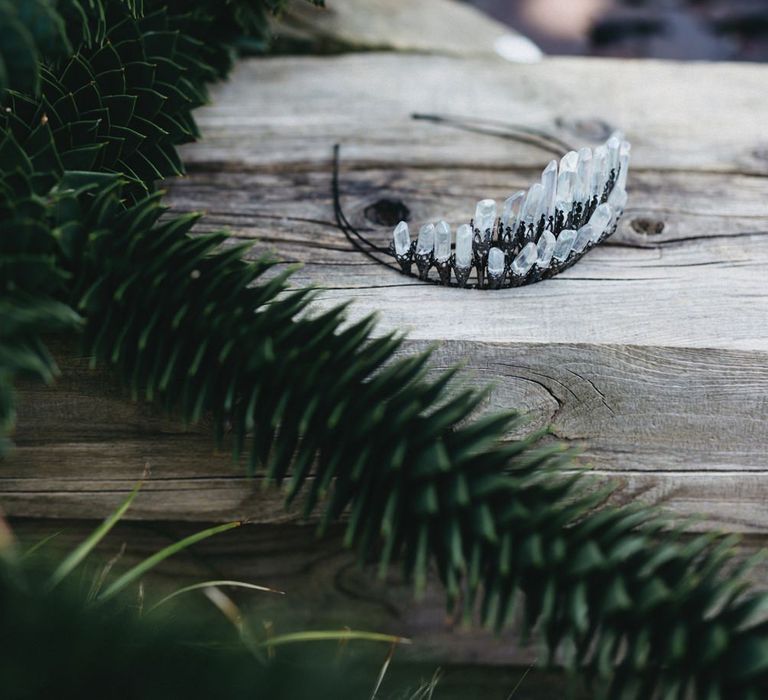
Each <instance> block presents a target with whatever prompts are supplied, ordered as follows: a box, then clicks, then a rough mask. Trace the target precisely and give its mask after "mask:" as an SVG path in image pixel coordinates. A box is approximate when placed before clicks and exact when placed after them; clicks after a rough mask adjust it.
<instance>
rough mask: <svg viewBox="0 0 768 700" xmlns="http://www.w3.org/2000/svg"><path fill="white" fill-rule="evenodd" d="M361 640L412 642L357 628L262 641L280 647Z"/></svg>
mask: <svg viewBox="0 0 768 700" xmlns="http://www.w3.org/2000/svg"><path fill="white" fill-rule="evenodd" d="M350 640H359V641H364V642H385V643H387V644H410V643H411V640H410V639H408V638H406V637H396V636H394V635H391V634H381V633H379V632H358V631H356V630H318V631H309V632H292V633H291V634H281V635H279V636H277V637H270V638H269V639H267V640H266V641H263V642H261V644H260V645H259V646H262V647H279V646H284V645H286V644H301V643H303V642H342V641H350Z"/></svg>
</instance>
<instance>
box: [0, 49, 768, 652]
mask: <svg viewBox="0 0 768 700" xmlns="http://www.w3.org/2000/svg"><path fill="white" fill-rule="evenodd" d="M766 84H768V67H764V66H757V65H747V64H744V65H736V64H730V65H729V64H717V65H714V64H713V65H710V64H676V63H667V62H659V61H646V62H634V61H612V60H596V59H576V58H559V59H546V60H545V61H543V62H541V63H539V64H535V65H514V64H510V63H507V62H505V61H503V60H501V59H499V58H494V57H493V56H491V55H487V56H474V57H473V56H463V57H458V56H446V55H440V54H439V53H438V54H435V53H432V54H417V53H410V52H407V53H394V52H392V53H354V54H348V55H340V56H334V57H324V58H315V57H282V58H270V59H258V60H245V61H242V62H241V63H240V64H239V65H238V67H237V69H236V71H235V73H234V75H233V77H232V79H231V80H230V81H229V82H227V83H225V84H223V85H220V86H218V87H217V88H216V89H215V90H214V95H213V102H212V105H211V106H209V107H206V108H204V109H202V110H200V112H199V114H198V118H199V123H200V126H201V128H202V132H203V140H202V141H201V142H200V143H199V144H195V145H192V146H189V147H187V148H185V149H184V153H183V156H184V159H185V161H186V163H187V166H188V170H189V175H188V176H187V177H185V178H183V179H180V180H178V181H176V182H174V183H173V184H172V185H171V186H170V188H169V190H170V191H169V194H168V198H167V199H168V203H169V204H170V205H171V206H172V207H173V210H174V211H175V212H184V211H189V210H204V211H206V212H207V216H206V218H205V219H204V220H203V222H202V223H201V225H200V227H199V230H201V231H203V230H212V229H218V228H221V227H226V228H228V229H229V230H231V231H232V236H233V240H240V241H242V240H247V241H249V242H252V243H253V248H252V252H251V255H253V256H258V255H262V254H265V253H268V254H271V255H274V256H277V257H278V259H279V260H281V261H282V262H284V263H294V262H301V263H303V264H304V265H303V267H302V268H301V269H300V270H299V271H298V272H297V273H296V274H295V275H294V277H293V283H294V284H295V285H306V284H315V285H318V286H320V287H321V288H322V291H321V292H320V293H319V295H318V300H317V302H316V308H317V309H318V310H320V309H323V308H327V307H329V306H331V305H335V304H338V303H341V302H343V301H347V300H350V299H351V300H353V301H354V303H353V304H352V306H351V308H350V311H349V316H350V318H351V319H357V318H359V317H361V316H363V315H365V314H369V313H371V312H377V313H378V314H379V319H380V321H379V325H378V328H377V332H380V333H383V332H387V331H390V330H392V329H399V330H405V329H409V340H408V342H407V343H406V345H405V349H404V352H414V351H417V350H421V349H424V348H425V347H427V346H428V345H430V344H432V343H434V342H435V341H437V342H438V343H439V345H438V348H437V350H436V352H435V354H434V359H433V366H434V368H435V370H438V369H441V368H445V367H448V366H452V365H454V364H456V363H457V362H464V363H465V364H466V369H465V370H464V371H463V373H462V374H461V376H460V379H459V384H460V385H462V386H466V385H471V386H484V385H487V384H488V383H493V384H494V388H493V390H492V392H491V393H490V396H489V398H488V400H487V403H486V406H485V409H486V410H497V409H509V408H516V409H519V410H521V411H523V412H525V413H526V414H527V415H529V417H530V425H531V427H541V426H543V425H551V426H552V429H553V432H554V434H555V435H556V436H557V437H558V438H559V439H561V440H563V441H565V442H567V443H569V444H572V445H577V446H579V447H581V448H582V450H583V455H584V460H585V463H588V464H589V465H591V466H592V467H593V469H594V472H595V474H596V478H598V479H604V478H612V479H615V480H616V481H617V482H618V483H619V484H620V485H621V487H622V488H621V491H620V493H619V495H618V499H620V500H623V501H632V500H634V499H644V500H646V501H649V502H655V503H662V504H663V505H664V506H665V507H666V508H667V509H668V510H669V511H670V512H671V513H672V514H673V515H674V516H675V517H680V518H683V517H687V516H691V515H695V514H698V515H701V516H702V519H701V520H699V521H697V523H696V524H695V526H694V527H696V528H698V529H711V528H716V529H720V530H727V531H732V532H737V533H743V534H744V535H745V536H746V542H747V544H748V545H749V546H750V547H754V546H761V545H762V544H763V543H764V541H765V536H766V533H767V532H768V507H766V504H765V499H766V495H767V494H768V451H766V444H768V419H766V414H767V413H768V325H767V324H766V321H767V320H768V273H767V271H766V265H768V177H766V176H767V175H768V134H767V133H766V131H765V115H766V114H768V91H766V90H765V86H766ZM414 112H419V113H432V114H440V115H448V116H453V117H459V118H461V119H464V120H466V119H477V118H484V119H493V120H499V121H502V122H506V123H513V124H518V125H526V126H529V127H535V128H537V129H541V130H543V131H545V132H547V133H548V134H551V135H553V136H555V137H557V138H558V139H560V140H562V141H565V142H566V143H568V144H572V145H573V146H575V147H579V146H583V145H590V144H593V143H595V142H596V141H597V140H598V139H602V138H604V137H605V135H606V134H607V133H608V132H609V131H610V130H611V129H613V128H621V129H623V130H624V131H625V132H626V134H627V137H628V138H629V139H630V140H631V141H632V144H633V160H632V168H631V173H630V177H629V192H630V199H629V204H628V207H627V211H626V214H625V217H624V220H623V221H622V223H621V226H620V228H619V230H618V232H617V233H616V235H615V236H614V237H613V238H612V239H611V240H610V241H609V242H608V244H607V245H605V246H602V247H600V248H598V249H596V250H594V251H592V252H591V253H590V254H589V255H587V256H586V257H585V258H584V259H583V260H582V261H581V262H580V263H579V264H578V265H576V266H575V267H574V268H572V269H571V270H569V271H567V272H566V273H564V274H562V275H561V276H559V277H557V278H556V279H553V280H550V281H546V282H542V283H540V284H536V285H532V286H530V287H526V288H522V289H512V290H502V291H495V292H488V291H472V290H456V289H443V288H439V287H434V286H426V285H423V284H420V283H418V282H417V281H415V280H413V279H408V278H406V277H403V276H402V275H400V274H398V273H395V272H392V271H389V270H387V269H385V268H383V267H381V266H380V265H378V264H376V263H373V262H372V261H370V260H369V259H367V258H366V257H365V256H363V255H361V254H360V253H359V252H356V251H355V249H354V248H353V247H352V246H351V245H350V243H349V242H348V240H347V239H346V238H345V236H344V234H343V233H342V231H340V230H339V229H338V227H337V226H336V223H335V220H334V214H333V207H332V198H331V173H332V148H333V145H334V144H336V143H340V144H341V147H342V151H341V172H340V188H341V201H342V204H343V206H344V209H345V212H346V214H347V216H348V217H349V218H350V219H351V221H352V222H353V223H354V225H355V226H357V227H358V228H359V229H361V230H365V233H366V235H367V236H369V237H371V238H372V239H375V240H376V241H379V242H385V241H387V240H388V238H389V236H390V235H391V226H389V225H385V223H382V222H386V221H387V220H388V217H389V216H391V212H390V209H391V207H387V206H386V205H384V204H382V203H381V202H382V201H383V200H391V201H397V202H402V203H403V204H404V205H405V206H406V207H407V208H408V210H409V211H410V214H411V220H412V221H413V222H414V223H417V224H418V223H419V222H425V221H429V220H437V219H438V218H446V219H447V220H448V221H450V222H451V223H452V224H453V225H454V226H455V225H457V224H459V223H462V222H463V221H465V220H466V219H467V218H468V217H469V216H470V215H471V213H472V211H473V210H474V204H475V201H476V200H477V199H479V198H482V197H487V196H492V197H496V198H497V199H498V200H501V199H503V198H504V197H505V196H507V195H508V194H510V193H511V192H513V191H515V190H517V189H520V188H522V187H524V186H526V185H527V184H528V183H530V182H532V181H533V179H534V178H535V177H537V176H538V173H540V171H541V169H542V168H543V167H544V165H546V162H547V161H548V160H549V159H550V158H551V157H553V155H552V154H551V153H550V152H549V151H548V150H546V149H545V148H542V147H541V145H536V144H531V143H527V142H524V141H521V140H516V139H512V138H500V137H499V136H493V135H488V134H485V133H477V132H475V131H472V130H468V129H466V128H457V127H456V126H451V125H446V124H439V123H434V122H431V121H425V120H414V119H413V118H412V116H411V115H412V113H414ZM390 223H391V222H390ZM56 351H57V355H58V356H59V357H60V359H61V367H62V370H63V376H62V378H61V380H60V381H59V382H58V383H57V385H56V386H54V387H52V388H42V387H38V386H32V385H24V386H22V387H21V388H20V397H19V428H18V434H17V436H16V442H17V445H18V447H17V449H16V451H15V453H14V454H13V455H12V456H11V457H10V459H9V460H7V461H6V462H5V463H4V464H3V465H2V467H1V468H0V504H2V508H3V509H4V510H5V512H6V513H7V514H8V515H9V516H11V517H12V520H13V523H14V526H15V528H16V529H17V531H18V532H19V533H20V534H21V535H23V536H26V537H30V538H33V537H35V536H38V535H40V534H42V533H47V532H50V531H53V530H59V529H61V527H66V528H67V532H66V533H65V535H63V536H62V538H61V539H62V541H64V542H69V541H75V540H76V539H77V537H79V536H80V535H81V533H82V532H83V531H85V530H86V529H88V528H90V527H92V521H93V520H94V519H97V518H102V517H103V516H104V515H105V514H106V513H108V512H109V511H110V510H112V509H113V508H114V507H115V506H116V505H117V503H118V502H119V501H120V500H121V499H122V498H123V497H124V496H125V494H126V493H127V492H128V491H129V489H130V488H131V486H132V485H133V483H134V482H135V481H136V479H137V478H138V477H139V476H140V474H141V472H142V469H143V467H144V464H145V463H149V464H150V465H151V467H152V472H153V478H152V479H151V480H150V482H149V483H148V484H147V485H146V487H145V488H144V492H143V493H142V494H141V496H140V498H139V499H137V501H136V503H135V506H134V507H133V508H132V510H131V511H130V512H129V514H128V516H127V518H128V520H129V521H131V522H126V523H125V524H124V525H123V526H121V528H119V529H118V530H117V531H116V534H115V536H114V537H113V538H112V539H111V540H110V542H109V543H108V545H107V546H108V547H112V548H114V547H115V543H117V542H119V541H121V540H122V539H128V540H129V541H130V543H131V544H130V547H129V551H128V554H127V555H126V556H127V557H128V558H131V557H136V556H139V555H141V554H142V552H147V551H150V550H152V549H156V548H157V546H158V544H159V543H160V542H163V541H165V540H166V539H167V538H169V537H176V536H178V535H179V534H180V533H183V532H187V531H189V530H191V529H193V528H197V527H199V526H200V523H202V522H208V521H221V520H225V519H231V518H240V517H248V518H250V519H251V520H252V521H253V525H250V526H248V527H246V528H242V529H240V530H238V531H235V532H233V533H230V534H228V535H225V536H222V537H221V538H219V539H216V540H211V541H209V542H207V543H204V544H202V545H200V546H198V547H197V548H196V549H195V551H194V552H193V553H190V554H189V555H188V556H183V557H180V558H179V559H178V560H176V561H171V562H168V563H167V564H166V565H165V566H164V567H163V568H162V569H161V574H162V575H163V576H166V577H168V578H169V580H170V579H173V580H180V579H186V578H199V577H200V576H201V575H205V573H206V572H211V571H215V572H217V575H218V574H221V575H222V576H227V577H229V576H235V577H239V578H247V579H249V580H254V581H255V582H258V583H262V584H266V585H272V586H275V587H278V588H281V589H283V590H287V591H288V592H289V593H290V595H289V596H288V598H287V599H286V600H281V601H279V602H274V601H273V600H266V601H265V600H264V599H259V600H258V601H257V602H256V605H257V606H258V608H257V609H258V610H260V611H261V612H262V613H263V614H264V615H274V616H279V617H280V619H281V620H288V622H289V624H295V625H296V626H309V625H322V624H332V623H333V624H336V625H337V626H338V625H341V624H344V623H346V622H350V621H351V622H353V623H354V624H357V623H358V621H360V620H362V621H364V623H365V625H366V626H367V627H368V628H376V629H381V630H383V631H393V632H397V633H399V634H404V635H408V636H412V637H414V639H415V640H416V641H417V644H416V645H415V646H414V651H412V652H411V653H412V654H413V655H414V657H415V658H419V659H421V660H424V659H427V660H434V661H435V663H437V662H440V663H448V662H456V663H480V662H482V663H489V662H490V663H500V664H501V663H503V664H508V663H527V662H529V661H531V660H533V659H534V658H535V657H536V652H535V649H533V648H525V647H520V646H519V645H518V644H517V643H516V642H515V641H514V640H512V639H511V638H510V637H509V636H505V637H504V638H501V639H497V638H491V637H489V636H488V635H486V634H485V633H484V632H482V631H478V630H471V631H464V630H454V629H451V627H450V625H448V624H447V623H446V620H445V617H444V614H443V609H442V593H441V592H440V590H439V587H437V586H432V587H431V588H430V591H429V593H428V595H427V599H426V601H423V602H414V601H413V599H412V596H411V593H410V590H409V589H408V587H407V586H404V585H403V584H402V583H401V582H399V581H398V580H397V578H396V577H394V578H393V579H392V580H390V581H389V582H386V583H380V582H377V581H376V580H375V579H374V578H373V576H371V575H369V574H368V573H367V572H361V571H360V570H358V569H357V568H356V567H355V566H354V565H353V564H352V560H351V557H350V556H349V555H348V554H347V553H345V552H344V551H343V550H342V547H341V545H340V540H339V538H338V536H337V534H336V533H333V534H332V535H331V536H329V537H327V538H325V539H323V540H321V541H317V540H315V539H313V532H312V527H311V524H310V525H307V524H302V523H300V522H298V521H297V519H296V517H295V515H294V514H293V513H291V512H287V511H285V510H284V509H283V507H282V502H281V496H280V494H278V493H275V492H270V491H267V492H262V491H261V490H260V488H259V484H258V481H248V480H246V479H245V478H244V477H243V475H242V473H243V472H242V470H241V469H240V468H238V467H236V466H233V465H232V463H231V460H230V458H229V457H228V456H227V455H226V454H217V453H215V452H214V450H213V447H212V444H213V443H212V440H211V438H210V434H209V431H208V430H207V426H206V425H205V424H203V425H201V426H196V427H194V428H192V429H187V428H185V427H184V426H181V425H180V424H179V423H178V422H176V421H173V420H169V419H166V418H164V417H163V416H161V415H160V414H159V413H158V412H157V411H156V410H155V409H153V408H151V407H148V406H145V405H140V404H138V405H137V404H134V403H131V402H130V401H129V400H127V399H126V397H125V396H124V395H123V393H122V392H121V391H120V389H119V387H117V385H116V384H115V383H114V381H113V379H112V378H111V377H110V376H109V375H108V374H106V373H104V372H100V371H99V372H91V371H89V370H88V369H87V360H86V359H85V358H79V357H78V356H77V353H76V352H75V350H74V346H73V345H69V344H67V343H64V344H62V345H61V346H57V349H56Z"/></svg>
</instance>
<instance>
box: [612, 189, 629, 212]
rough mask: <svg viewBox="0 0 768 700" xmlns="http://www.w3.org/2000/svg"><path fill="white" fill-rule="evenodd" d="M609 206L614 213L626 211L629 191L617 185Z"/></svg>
mask: <svg viewBox="0 0 768 700" xmlns="http://www.w3.org/2000/svg"><path fill="white" fill-rule="evenodd" d="M608 204H610V205H611V208H612V209H613V211H614V212H618V211H624V207H625V206H627V191H626V190H625V189H624V188H623V187H619V185H618V184H616V186H615V187H614V188H613V192H611V194H610V196H609V197H608Z"/></svg>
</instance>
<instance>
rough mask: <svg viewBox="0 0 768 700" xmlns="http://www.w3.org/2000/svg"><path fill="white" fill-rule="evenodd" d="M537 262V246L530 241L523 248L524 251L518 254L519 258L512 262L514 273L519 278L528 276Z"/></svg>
mask: <svg viewBox="0 0 768 700" xmlns="http://www.w3.org/2000/svg"><path fill="white" fill-rule="evenodd" d="M535 262H536V245H535V244H534V242H533V241H528V243H526V244H525V245H524V246H523V249H522V250H521V251H520V252H519V253H518V254H517V257H516V258H515V259H514V260H513V261H512V272H513V273H514V274H515V275H517V276H519V277H524V276H525V275H527V274H528V272H529V271H530V269H531V268H532V267H533V264H534V263H535Z"/></svg>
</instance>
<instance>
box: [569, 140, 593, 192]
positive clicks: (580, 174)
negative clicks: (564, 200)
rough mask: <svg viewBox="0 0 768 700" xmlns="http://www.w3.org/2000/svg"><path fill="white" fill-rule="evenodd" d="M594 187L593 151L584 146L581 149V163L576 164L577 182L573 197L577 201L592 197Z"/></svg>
mask: <svg viewBox="0 0 768 700" xmlns="http://www.w3.org/2000/svg"><path fill="white" fill-rule="evenodd" d="M591 187H592V151H591V150H590V149H589V148H582V149H581V150H580V151H579V164H578V165H577V166H576V184H575V185H574V188H573V198H574V199H575V200H576V201H577V202H586V201H587V200H588V199H590V198H591V197H590V194H591Z"/></svg>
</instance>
